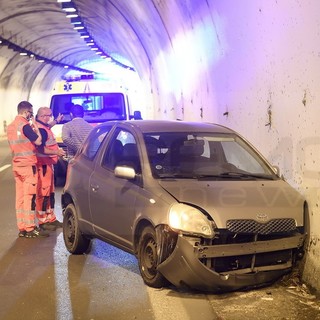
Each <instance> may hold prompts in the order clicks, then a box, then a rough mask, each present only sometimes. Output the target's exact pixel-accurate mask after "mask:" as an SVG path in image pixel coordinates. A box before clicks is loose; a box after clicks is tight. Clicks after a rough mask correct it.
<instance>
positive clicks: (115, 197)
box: [89, 128, 141, 248]
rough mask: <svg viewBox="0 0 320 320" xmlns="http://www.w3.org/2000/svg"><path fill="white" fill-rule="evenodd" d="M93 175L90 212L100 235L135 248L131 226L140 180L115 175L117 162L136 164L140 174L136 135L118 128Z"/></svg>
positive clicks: (121, 244)
mask: <svg viewBox="0 0 320 320" xmlns="http://www.w3.org/2000/svg"><path fill="white" fill-rule="evenodd" d="M101 159H102V160H101V162H100V164H97V165H96V167H95V170H94V172H93V173H92V175H91V178H90V182H89V185H90V191H89V201H90V211H91V215H92V221H93V223H94V228H95V231H96V233H97V234H98V235H100V236H103V237H104V238H107V239H108V240H109V241H112V242H115V243H117V244H118V245H120V246H125V247H127V248H131V247H132V229H133V228H132V227H133V222H134V218H135V203H136V197H137V195H138V194H139V193H140V189H141V187H140V183H139V179H136V180H132V181H131V180H130V181H129V180H126V179H121V178H117V177H116V176H115V175H114V168H115V166H116V165H127V166H131V167H134V168H135V170H136V172H137V173H138V174H139V175H140V173H141V163H140V157H139V154H138V146H137V143H136V139H135V138H134V136H133V134H132V133H131V132H129V131H128V130H125V129H121V128H119V129H117V130H115V132H114V134H113V135H112V137H111V139H110V141H109V143H108V146H107V148H106V149H105V151H104V154H103V156H102V157H101Z"/></svg>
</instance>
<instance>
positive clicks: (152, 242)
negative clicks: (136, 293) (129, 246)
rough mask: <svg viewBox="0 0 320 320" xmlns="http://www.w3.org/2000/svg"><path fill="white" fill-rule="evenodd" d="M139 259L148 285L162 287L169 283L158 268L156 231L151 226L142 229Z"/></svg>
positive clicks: (142, 274)
mask: <svg viewBox="0 0 320 320" xmlns="http://www.w3.org/2000/svg"><path fill="white" fill-rule="evenodd" d="M138 261H139V269H140V273H141V276H142V279H143V281H144V282H145V283H146V284H147V285H148V286H150V287H153V288H161V287H164V286H166V285H168V281H167V280H166V279H165V278H164V276H163V275H162V274H161V273H160V272H159V271H158V270H157V267H158V255H157V242H156V231H155V230H154V228H152V227H151V226H148V227H146V228H144V229H143V231H142V234H141V237H140V240H139V247H138Z"/></svg>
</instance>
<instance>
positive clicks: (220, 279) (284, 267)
mask: <svg viewBox="0 0 320 320" xmlns="http://www.w3.org/2000/svg"><path fill="white" fill-rule="evenodd" d="M304 238H305V236H304V235H302V234H297V235H294V236H291V237H287V238H283V239H277V240H269V241H258V242H252V243H241V244H225V245H211V246H207V245H200V244H199V239H198V238H188V237H185V236H179V237H178V240H177V244H176V247H175V249H174V250H173V252H172V254H171V255H170V256H169V257H168V258H167V259H166V260H165V261H163V262H162V263H161V264H159V266H158V270H159V271H160V272H161V273H162V274H163V275H164V277H165V278H167V279H168V280H169V281H170V282H171V283H172V284H173V285H175V286H176V287H189V288H192V289H196V290H201V291H211V292H223V291H234V290H239V289H245V288H251V287H252V288H254V287H259V286H263V285H267V284H270V283H272V282H274V281H275V280H277V279H279V278H280V277H281V276H283V275H285V274H287V273H289V272H290V271H291V269H292V266H293V265H292V264H293V261H294V258H293V256H294V254H292V256H291V259H289V261H286V262H283V263H277V264H273V265H264V266H261V265H260V266H255V265H254V263H252V265H251V266H250V268H245V269H235V270H231V271H228V272H222V273H218V272H215V271H214V270H213V269H212V268H209V267H208V266H206V265H205V264H204V263H203V262H202V260H203V259H211V258H217V257H232V256H239V255H252V256H255V254H258V253H259V254H261V253H262V254H263V253H270V252H271V253H272V252H276V251H279V250H292V251H294V250H295V249H299V248H302V246H303V242H304ZM252 260H253V261H254V259H252Z"/></svg>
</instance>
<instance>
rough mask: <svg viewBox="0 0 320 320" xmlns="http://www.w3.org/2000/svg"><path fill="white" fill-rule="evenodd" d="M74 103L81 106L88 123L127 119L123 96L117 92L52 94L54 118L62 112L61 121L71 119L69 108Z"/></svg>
mask: <svg viewBox="0 0 320 320" xmlns="http://www.w3.org/2000/svg"><path fill="white" fill-rule="evenodd" d="M75 104H79V105H81V106H82V107H83V109H84V119H85V120H86V121H88V122H90V123H95V122H99V123H100V122H105V121H109V120H125V119H127V114H126V113H127V111H126V104H125V97H124V95H123V94H122V93H119V92H115V93H109V92H108V93H88V94H87V93H82V94H79V93H78V94H60V95H54V96H52V99H51V106H50V107H51V110H52V113H53V116H54V117H55V118H56V117H57V116H58V115H59V113H61V114H63V116H64V117H63V120H62V121H61V123H65V122H68V121H70V120H71V117H70V108H71V106H72V105H75Z"/></svg>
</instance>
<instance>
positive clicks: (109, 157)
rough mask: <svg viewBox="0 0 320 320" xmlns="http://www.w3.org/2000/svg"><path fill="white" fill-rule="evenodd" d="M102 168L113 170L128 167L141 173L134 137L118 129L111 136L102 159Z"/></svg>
mask: <svg viewBox="0 0 320 320" xmlns="http://www.w3.org/2000/svg"><path fill="white" fill-rule="evenodd" d="M102 165H103V166H104V167H106V168H109V169H111V170H114V168H115V167H116V166H128V167H132V168H134V169H135V171H136V173H141V165H140V158H139V152H138V146H137V143H136V140H135V138H134V136H133V135H132V134H131V133H130V132H129V131H126V130H123V129H119V130H117V131H116V132H115V134H114V135H113V137H112V139H111V141H110V144H109V147H108V148H107V151H106V154H105V155H104V158H103V164H102Z"/></svg>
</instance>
